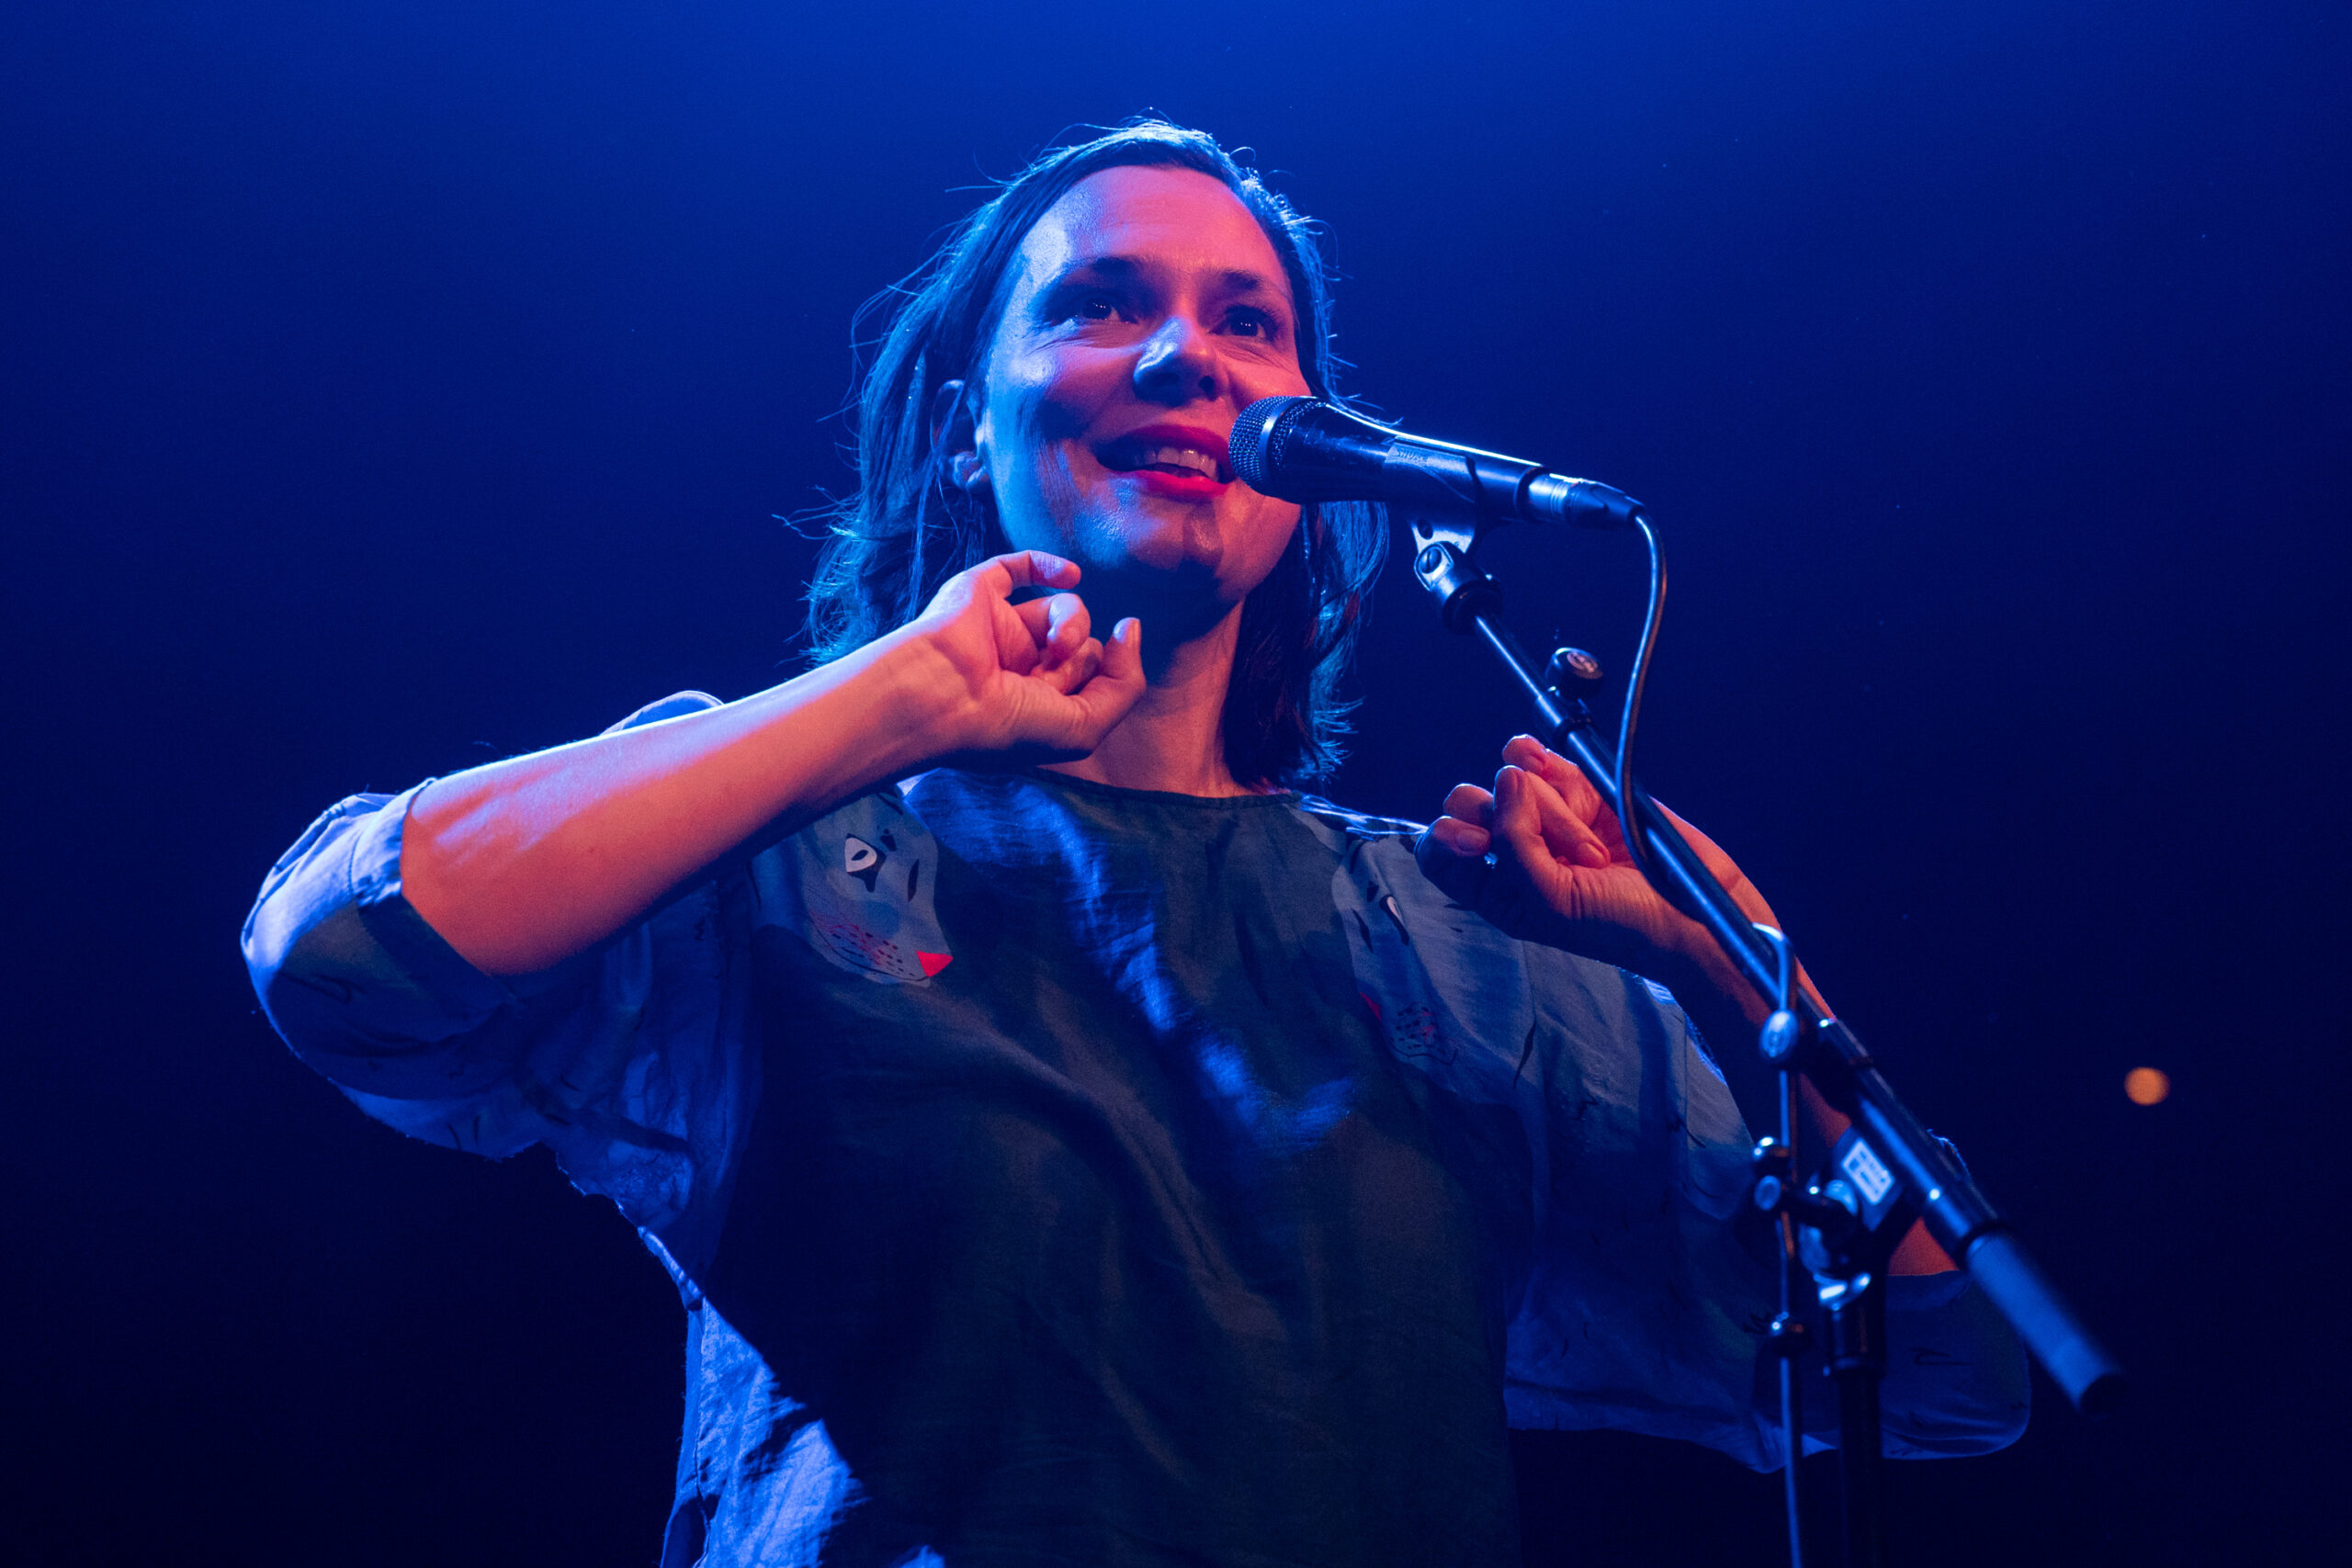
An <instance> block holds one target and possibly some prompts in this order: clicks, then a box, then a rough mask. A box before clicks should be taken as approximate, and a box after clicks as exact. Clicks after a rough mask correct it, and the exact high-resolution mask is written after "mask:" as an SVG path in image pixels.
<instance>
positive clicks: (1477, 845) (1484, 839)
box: [1428, 817, 1495, 856]
mask: <svg viewBox="0 0 2352 1568" xmlns="http://www.w3.org/2000/svg"><path fill="white" fill-rule="evenodd" d="M1428 836H1429V838H1430V840H1431V841H1432V842H1433V843H1435V844H1436V846H1437V847H1438V848H1440V849H1442V850H1444V851H1446V852H1449V853H1452V854H1457V855H1471V856H1476V855H1483V854H1485V853H1486V852H1487V850H1489V849H1490V848H1492V847H1493V846H1494V841H1495V836H1494V835H1493V834H1492V833H1489V832H1488V831H1487V829H1484V828H1481V827H1479V826H1478V825H1477V824H1476V823H1475V822H1468V821H1464V819H1463V818H1459V817H1441V818H1438V819H1437V820H1436V821H1434V822H1432V823H1430V825H1429V829H1428Z"/></svg>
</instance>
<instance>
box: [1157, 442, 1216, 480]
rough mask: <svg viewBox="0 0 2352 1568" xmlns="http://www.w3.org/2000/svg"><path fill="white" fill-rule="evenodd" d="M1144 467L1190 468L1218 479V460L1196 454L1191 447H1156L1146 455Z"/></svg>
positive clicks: (1199, 453) (1201, 453)
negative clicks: (1161, 465) (1162, 465)
mask: <svg viewBox="0 0 2352 1568" xmlns="http://www.w3.org/2000/svg"><path fill="white" fill-rule="evenodd" d="M1143 464H1144V467H1146V468H1150V467H1152V466H1154V465H1159V464H1164V465H1166V466H1168V467H1170V468H1190V469H1192V470H1193V472H1194V473H1196V474H1205V475H1207V476H1208V477H1209V478H1210V479H1215V478H1216V458H1215V457H1210V456H1209V455H1208V454H1207V453H1206V452H1195V451H1193V449H1192V448H1191V447H1189V446H1155V447H1153V448H1152V449H1151V450H1150V451H1149V452H1148V453H1147V454H1145V456H1144V460H1143Z"/></svg>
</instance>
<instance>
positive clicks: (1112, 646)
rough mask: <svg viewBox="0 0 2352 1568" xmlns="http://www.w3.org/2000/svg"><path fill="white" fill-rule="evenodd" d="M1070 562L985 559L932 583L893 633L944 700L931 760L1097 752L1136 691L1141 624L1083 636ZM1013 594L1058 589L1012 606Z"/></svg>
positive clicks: (1037, 554)
mask: <svg viewBox="0 0 2352 1568" xmlns="http://www.w3.org/2000/svg"><path fill="white" fill-rule="evenodd" d="M1078 580H1079V569H1078V566H1077V563H1075V562H1073V561H1068V560H1064V559H1063V558H1061V557H1059V556H1055V555H1048V554H1046V552H1045V551H1043V550H1014V551H1012V553H1010V554H1007V555H1001V556H990V557H989V558H988V559H986V560H984V561H981V562H980V563H978V565H977V566H973V567H971V568H969V569H967V570H964V571H959V572H957V573H956V575H955V576H953V577H951V578H949V579H948V580H947V581H945V582H944V583H942V584H941V585H940V589H939V592H938V593H937V594H936V595H935V596H933V599H932V602H931V604H929V606H927V607H926V608H925V609H924V611H923V613H922V615H919V616H917V617H916V618H915V619H914V620H913V621H911V622H910V623H908V625H907V626H904V627H903V628H901V629H900V630H899V632H897V633H896V634H894V635H893V637H892V638H891V640H892V641H896V642H899V643H900V644H901V647H902V648H903V649H904V650H905V651H906V652H908V653H910V654H915V655H917V656H918V657H919V658H921V659H922V663H921V664H920V665H918V666H917V669H918V671H919V672H918V674H917V677H916V678H917V679H919V680H922V681H924V682H926V683H930V682H937V683H938V685H939V686H940V687H941V688H942V689H941V690H940V691H939V692H938V695H940V696H942V697H944V698H947V699H948V701H947V703H946V705H945V708H944V715H943V716H942V718H941V719H940V721H939V730H938V733H937V736H936V741H937V744H936V754H937V756H938V757H939V759H940V760H942V761H944V760H948V759H951V758H956V757H971V758H974V759H977V758H978V757H981V756H997V757H1000V758H1009V759H1011V760H1018V761H1040V762H1056V761H1071V760H1073V759H1075V758H1079V757H1083V756H1085V755H1086V754H1087V753H1088V752H1090V751H1091V750H1094V748H1095V747H1097V746H1098V745H1100V744H1102V741H1103V737H1104V736H1105V735H1108V734H1109V733H1110V732H1111V730H1112V728H1113V727H1114V726H1115V725H1117V724H1118V722H1119V721H1120V720H1121V719H1123V718H1125V717H1126V716H1127V713H1128V710H1130V709H1131V708H1133V707H1134V706H1135V705H1136V701H1137V700H1138V699H1139V698H1141V697H1142V695H1143V693H1144V673H1143V627H1142V625H1141V624H1140V623H1139V622H1137V621H1136V619H1135V618H1134V617H1133V616H1130V617H1128V618H1127V619H1125V620H1124V621H1121V622H1120V623H1119V624H1118V625H1117V626H1114V627H1113V628H1112V631H1111V639H1110V640H1109V641H1108V642H1107V643H1106V642H1104V641H1103V640H1102V639H1100V638H1098V637H1095V636H1094V635H1093V626H1092V621H1091V617H1090V616H1089V615H1088V613H1087V608H1086V604H1085V602H1084V601H1082V600H1080V598H1079V596H1078V595H1077V594H1076V593H1073V592H1069V590H1070V589H1072V588H1075V587H1076V586H1077V585H1078ZM1023 588H1047V589H1054V590H1057V591H1058V592H1053V593H1052V594H1050V595H1048V596H1046V597H1045V598H1039V599H1031V600H1028V601H1027V602H1025V603H1023V604H1014V603H1013V602H1012V594H1013V593H1014V592H1016V591H1017V590H1020V589H1023Z"/></svg>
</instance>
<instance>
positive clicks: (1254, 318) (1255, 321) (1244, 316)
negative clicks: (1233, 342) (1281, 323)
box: [1225, 310, 1274, 338]
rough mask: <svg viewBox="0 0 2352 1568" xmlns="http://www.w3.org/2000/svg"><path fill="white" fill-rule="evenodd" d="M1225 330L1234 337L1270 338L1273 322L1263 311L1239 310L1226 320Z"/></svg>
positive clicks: (1272, 333)
mask: <svg viewBox="0 0 2352 1568" xmlns="http://www.w3.org/2000/svg"><path fill="white" fill-rule="evenodd" d="M1225 330H1226V331H1227V332H1228V333H1231V334H1232V335H1233V336H1235V337H1254V338H1270V337H1272V336H1273V335H1274V321H1273V318H1272V316H1269V315H1267V314H1266V312H1264V311H1263V310H1236V311H1234V312H1233V314H1232V315H1230V316H1227V318H1226V321H1225Z"/></svg>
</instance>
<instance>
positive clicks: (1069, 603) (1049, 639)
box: [1044, 593, 1100, 673]
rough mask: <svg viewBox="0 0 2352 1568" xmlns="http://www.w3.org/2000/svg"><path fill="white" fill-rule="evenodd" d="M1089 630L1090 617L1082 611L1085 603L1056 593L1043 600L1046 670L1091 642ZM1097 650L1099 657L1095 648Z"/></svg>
mask: <svg viewBox="0 0 2352 1568" xmlns="http://www.w3.org/2000/svg"><path fill="white" fill-rule="evenodd" d="M1093 626H1094V621H1093V617H1092V616H1091V615H1088V614H1087V611H1086V601H1084V600H1083V599H1080V597H1079V596H1078V595H1077V594H1075V593H1057V594H1055V595H1054V596H1053V597H1052V598H1050V599H1048V600H1046V639H1045V641H1046V646H1045V649H1044V652H1045V656H1046V668H1048V669H1051V668H1053V667H1054V666H1056V665H1057V664H1060V663H1062V662H1063V661H1064V660H1068V659H1069V658H1071V657H1072V656H1073V655H1075V654H1076V653H1077V652H1078V650H1079V649H1081V648H1083V647H1085V646H1086V644H1087V643H1088V642H1089V641H1091V639H1092V637H1093ZM1097 650H1098V653H1099V651H1100V645H1099V644H1098V645H1097ZM1089 673H1091V671H1089Z"/></svg>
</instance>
